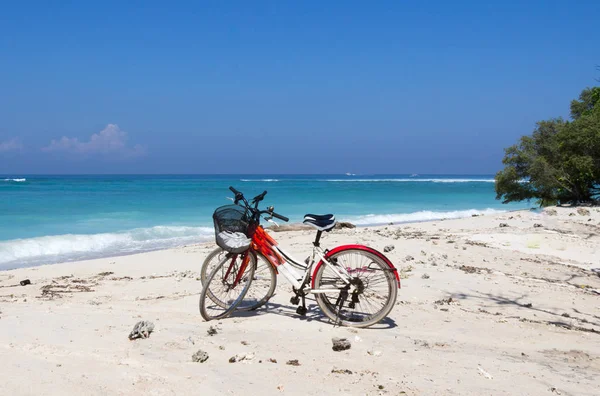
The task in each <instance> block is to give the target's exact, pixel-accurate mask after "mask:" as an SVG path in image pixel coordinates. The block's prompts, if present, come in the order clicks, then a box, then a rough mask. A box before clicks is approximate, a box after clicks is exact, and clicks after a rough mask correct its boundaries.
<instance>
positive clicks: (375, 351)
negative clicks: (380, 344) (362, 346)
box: [367, 349, 383, 356]
mask: <svg viewBox="0 0 600 396" xmlns="http://www.w3.org/2000/svg"><path fill="white" fill-rule="evenodd" d="M367 353H368V354H369V355H371V356H381V354H382V353H383V352H381V351H378V350H375V349H369V350H368V351H367Z"/></svg>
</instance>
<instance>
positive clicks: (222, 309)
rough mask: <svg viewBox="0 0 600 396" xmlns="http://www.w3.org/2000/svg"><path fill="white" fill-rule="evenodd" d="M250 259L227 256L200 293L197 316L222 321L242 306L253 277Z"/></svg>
mask: <svg viewBox="0 0 600 396" xmlns="http://www.w3.org/2000/svg"><path fill="white" fill-rule="evenodd" d="M250 257H251V255H249V253H248V252H245V253H242V254H239V255H238V254H227V255H225V257H223V259H222V260H221V261H220V263H219V264H218V265H217V266H216V267H215V268H214V269H213V270H212V272H211V273H210V275H209V276H208V278H207V280H206V282H205V283H204V284H203V287H202V292H201V293H200V302H199V305H200V314H201V315H202V317H203V318H204V320H206V321H209V320H213V319H222V318H225V317H227V316H229V315H230V314H231V313H232V312H233V311H234V310H235V308H236V307H237V306H238V305H239V304H240V303H241V302H242V300H243V299H244V296H245V295H246V293H247V292H248V289H249V288H250V285H251V284H252V278H253V276H254V270H255V266H254V265H252V263H251V258H250Z"/></svg>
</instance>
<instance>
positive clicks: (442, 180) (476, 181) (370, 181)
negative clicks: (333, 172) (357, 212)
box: [319, 179, 495, 183]
mask: <svg viewBox="0 0 600 396" xmlns="http://www.w3.org/2000/svg"><path fill="white" fill-rule="evenodd" d="M319 181H325V182H347V183H352V182H356V183H377V182H399V183H402V182H405V183H418V182H427V183H494V182H495V180H494V179H324V180H319Z"/></svg>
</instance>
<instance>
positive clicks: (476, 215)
mask: <svg viewBox="0 0 600 396" xmlns="http://www.w3.org/2000/svg"><path fill="white" fill-rule="evenodd" d="M471 217H479V214H477V213H474V214H472V215H471Z"/></svg>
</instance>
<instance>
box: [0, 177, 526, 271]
mask: <svg viewBox="0 0 600 396" xmlns="http://www.w3.org/2000/svg"><path fill="white" fill-rule="evenodd" d="M230 185H232V186H234V187H236V188H237V189H239V190H241V191H242V192H243V193H244V194H245V195H246V196H247V197H253V196H255V195H257V194H259V193H261V192H262V191H263V190H267V191H268V194H267V196H266V198H265V200H264V201H263V204H264V205H265V206H266V205H274V206H275V209H276V211H277V212H278V213H281V214H283V215H286V216H288V217H290V219H291V222H299V221H301V219H302V216H303V215H304V214H305V213H316V214H321V213H323V214H325V213H334V214H335V215H336V217H337V218H338V220H347V221H350V222H353V223H355V224H357V225H374V224H387V223H390V222H394V223H400V222H408V221H423V220H432V219H441V218H458V217H469V216H471V215H472V214H475V213H494V212H495V211H502V210H512V209H519V208H525V207H527V204H515V205H502V204H501V203H500V202H499V201H497V200H495V194H494V183H493V176H481V175H479V176H472V175H452V176H447V175H350V174H346V175H222V176H213V175H210V176H208V175H157V176H149V175H132V176H125V175H119V176H107V175H103V176H39V175H38V176H31V175H4V176H0V269H8V268H16V267H24V266H32V265H39V264H46V263H55V262H63V261H72V260H82V259H89V258H98V257H106V256H116V255H123V254H130V253H135V252H140V251H148V250H155V249H164V248H168V247H173V246H178V245H184V244H190V243H196V242H202V241H208V240H212V238H213V230H212V218H211V215H212V212H213V210H214V209H215V208H216V207H218V206H221V205H226V204H229V203H231V202H230V201H228V200H227V199H226V197H231V196H232V194H231V193H230V191H229V190H228V187H229V186H230Z"/></svg>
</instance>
